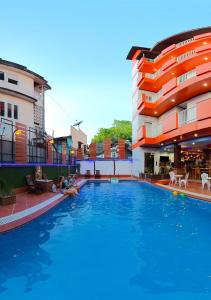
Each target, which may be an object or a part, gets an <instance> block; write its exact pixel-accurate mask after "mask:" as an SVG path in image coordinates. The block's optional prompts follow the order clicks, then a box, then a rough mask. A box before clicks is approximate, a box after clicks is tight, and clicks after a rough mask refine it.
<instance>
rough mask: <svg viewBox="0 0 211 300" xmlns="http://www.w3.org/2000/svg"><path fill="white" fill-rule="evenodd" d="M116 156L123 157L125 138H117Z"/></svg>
mask: <svg viewBox="0 0 211 300" xmlns="http://www.w3.org/2000/svg"><path fill="white" fill-rule="evenodd" d="M118 150H119V151H118V158H119V159H125V140H124V139H119V140H118Z"/></svg>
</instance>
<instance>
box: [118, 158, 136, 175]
mask: <svg viewBox="0 0 211 300" xmlns="http://www.w3.org/2000/svg"><path fill="white" fill-rule="evenodd" d="M115 164H116V175H132V161H131V160H116V162H115Z"/></svg>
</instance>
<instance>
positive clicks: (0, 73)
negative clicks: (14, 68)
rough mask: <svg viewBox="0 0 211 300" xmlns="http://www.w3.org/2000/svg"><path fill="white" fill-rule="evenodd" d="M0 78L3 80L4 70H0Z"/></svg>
mask: <svg viewBox="0 0 211 300" xmlns="http://www.w3.org/2000/svg"><path fill="white" fill-rule="evenodd" d="M0 80H4V72H1V71H0Z"/></svg>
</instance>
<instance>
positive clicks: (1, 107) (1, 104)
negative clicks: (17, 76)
mask: <svg viewBox="0 0 211 300" xmlns="http://www.w3.org/2000/svg"><path fill="white" fill-rule="evenodd" d="M4 111H5V108H4V102H2V101H0V116H2V117H4Z"/></svg>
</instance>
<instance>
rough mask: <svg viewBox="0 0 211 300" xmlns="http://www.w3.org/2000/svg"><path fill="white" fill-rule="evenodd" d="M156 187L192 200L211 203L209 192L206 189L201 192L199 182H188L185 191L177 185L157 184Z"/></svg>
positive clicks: (210, 192)
mask: <svg viewBox="0 0 211 300" xmlns="http://www.w3.org/2000/svg"><path fill="white" fill-rule="evenodd" d="M157 185H159V186H161V187H163V188H166V189H168V190H171V191H176V192H179V193H181V192H182V193H185V194H187V195H189V196H191V197H194V198H199V199H202V200H207V201H211V190H210V191H209V190H208V189H207V188H205V189H204V190H203V189H202V186H201V182H200V181H190V182H189V184H188V186H187V188H186V189H185V188H184V187H182V188H180V187H179V186H178V185H163V184H157Z"/></svg>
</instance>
